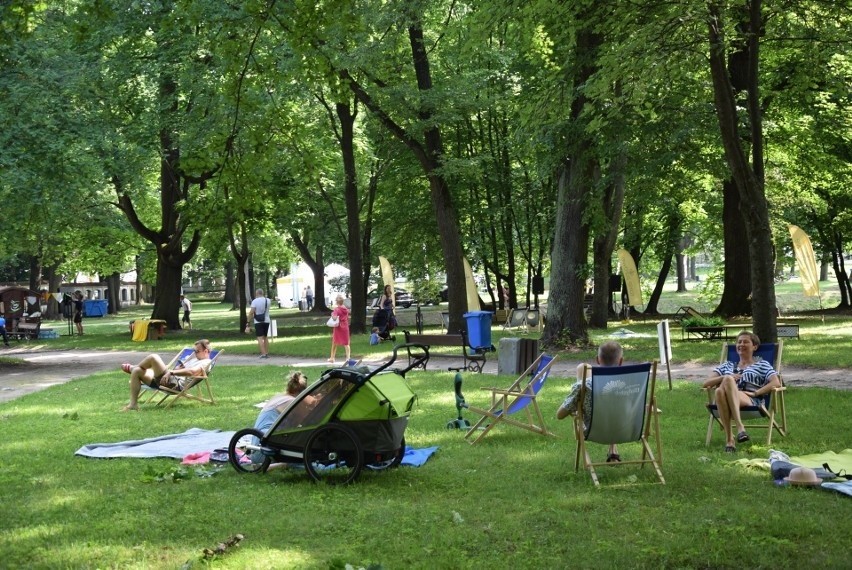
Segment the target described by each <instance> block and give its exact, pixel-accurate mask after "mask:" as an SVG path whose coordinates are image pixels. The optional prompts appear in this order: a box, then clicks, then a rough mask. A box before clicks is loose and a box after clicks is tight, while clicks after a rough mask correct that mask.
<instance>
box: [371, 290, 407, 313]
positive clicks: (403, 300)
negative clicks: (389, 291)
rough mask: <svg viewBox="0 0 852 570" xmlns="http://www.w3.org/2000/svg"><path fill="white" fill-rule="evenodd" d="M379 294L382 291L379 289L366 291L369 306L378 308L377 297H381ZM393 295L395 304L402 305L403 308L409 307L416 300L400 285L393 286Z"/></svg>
mask: <svg viewBox="0 0 852 570" xmlns="http://www.w3.org/2000/svg"><path fill="white" fill-rule="evenodd" d="M381 294H382V292H381V290H380V289H373V290H371V291H370V292H369V293H367V301H369V305H370V307H371V308H373V309H376V308H378V306H379V297H381ZM394 297H395V298H396V306H397V307H402V308H403V309H407V308H409V307H410V306H411V305H413V304H414V303H415V302H416V301H415V300H414V297H413V296H412V295H411V293H409V292H408V291H406V290H405V289H403V288H401V287H394Z"/></svg>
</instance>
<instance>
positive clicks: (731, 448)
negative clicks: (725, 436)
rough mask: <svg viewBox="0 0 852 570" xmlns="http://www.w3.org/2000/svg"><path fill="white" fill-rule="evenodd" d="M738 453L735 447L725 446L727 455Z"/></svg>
mask: <svg viewBox="0 0 852 570" xmlns="http://www.w3.org/2000/svg"><path fill="white" fill-rule="evenodd" d="M736 452H737V448H736V447H734V446H733V445H726V446H725V453H736Z"/></svg>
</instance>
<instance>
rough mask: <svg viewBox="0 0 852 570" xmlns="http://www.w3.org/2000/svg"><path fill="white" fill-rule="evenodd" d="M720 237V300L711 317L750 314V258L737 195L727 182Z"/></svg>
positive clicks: (724, 185)
mask: <svg viewBox="0 0 852 570" xmlns="http://www.w3.org/2000/svg"><path fill="white" fill-rule="evenodd" d="M722 233H723V235H724V252H725V263H724V266H723V271H724V277H723V288H722V298H721V299H719V304H718V305H717V306H716V309H715V310H714V311H713V314H715V315H720V316H723V317H733V316H737V315H750V314H751V301H750V299H751V278H750V277H749V276H750V275H751V256H750V255H749V248H748V235H747V232H746V228H745V224H744V223H743V217H742V215H741V214H740V193H739V191H738V190H737V185H736V184H734V181H733V180H731V179H728V180H725V181H724V182H723V183H722Z"/></svg>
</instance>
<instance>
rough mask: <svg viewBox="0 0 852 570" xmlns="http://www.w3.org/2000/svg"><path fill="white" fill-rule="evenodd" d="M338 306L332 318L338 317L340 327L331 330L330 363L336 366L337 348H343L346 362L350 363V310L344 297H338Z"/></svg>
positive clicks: (332, 313) (336, 300) (336, 301)
mask: <svg viewBox="0 0 852 570" xmlns="http://www.w3.org/2000/svg"><path fill="white" fill-rule="evenodd" d="M335 303H336V304H337V306H336V307H335V308H334V310H333V311H332V312H331V316H332V317H337V321H338V323H339V324H338V325H337V326H336V327H334V328H333V329H331V331H332V332H331V358H329V359H328V361H329V362H331V363H332V364H334V356H335V354H337V347H338V346H342V347H343V349H344V350H345V351H346V362H349V359H350V352H349V309H347V308H346V306H345V305H344V304H343V295H338V296H337V299H335Z"/></svg>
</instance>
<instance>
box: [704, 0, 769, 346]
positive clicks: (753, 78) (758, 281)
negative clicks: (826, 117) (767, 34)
mask: <svg viewBox="0 0 852 570" xmlns="http://www.w3.org/2000/svg"><path fill="white" fill-rule="evenodd" d="M747 6H748V8H749V30H750V31H751V33H749V34H747V35H748V50H749V51H748V54H749V75H748V87H749V95H748V101H749V104H748V111H749V121H750V122H749V124H750V125H751V138H752V141H751V142H752V163H751V164H749V161H748V158H747V157H746V153H745V151H744V150H743V148H742V144H741V142H740V134H739V129H738V125H739V122H738V116H737V106H736V101H735V99H734V91H733V88H732V86H731V80H730V76H729V73H728V69H727V66H726V64H725V42H724V36H723V32H722V22H721V9H720V7H719V5H718V4H717V3H715V2H711V3H709V4H708V10H709V13H710V18H709V20H708V28H709V41H710V76H711V79H712V82H713V93H714V99H715V103H716V114H717V116H718V119H719V127H720V131H721V135H722V144H723V146H724V148H725V158H726V159H727V162H728V167H729V168H730V170H731V176H732V177H733V180H734V182H735V183H736V185H737V189H738V190H739V193H740V200H741V203H742V206H743V207H742V210H741V211H742V214H743V219H744V223H745V226H746V231H747V233H748V246H749V253H750V255H751V261H752V264H751V275H750V278H751V289H752V316H753V319H754V332H755V333H756V334H757V335H758V336H759V337H760V338H761V339H762V340H763V341H764V342H775V340H776V339H777V338H778V331H777V328H776V315H777V308H776V303H775V280H774V273H773V268H774V264H775V262H774V259H773V253H774V248H773V246H772V231H771V228H770V225H769V208H768V205H767V202H766V196H765V194H764V188H763V133H762V122H761V109H760V108H759V106H758V105H757V102H758V100H759V97H758V95H759V90H758V73H757V72H758V69H757V63H758V59H759V58H758V56H759V53H758V46H759V36H760V33H759V32H760V29H761V25H762V22H761V15H760V14H761V2H760V0H749V1H748V2H747Z"/></svg>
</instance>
